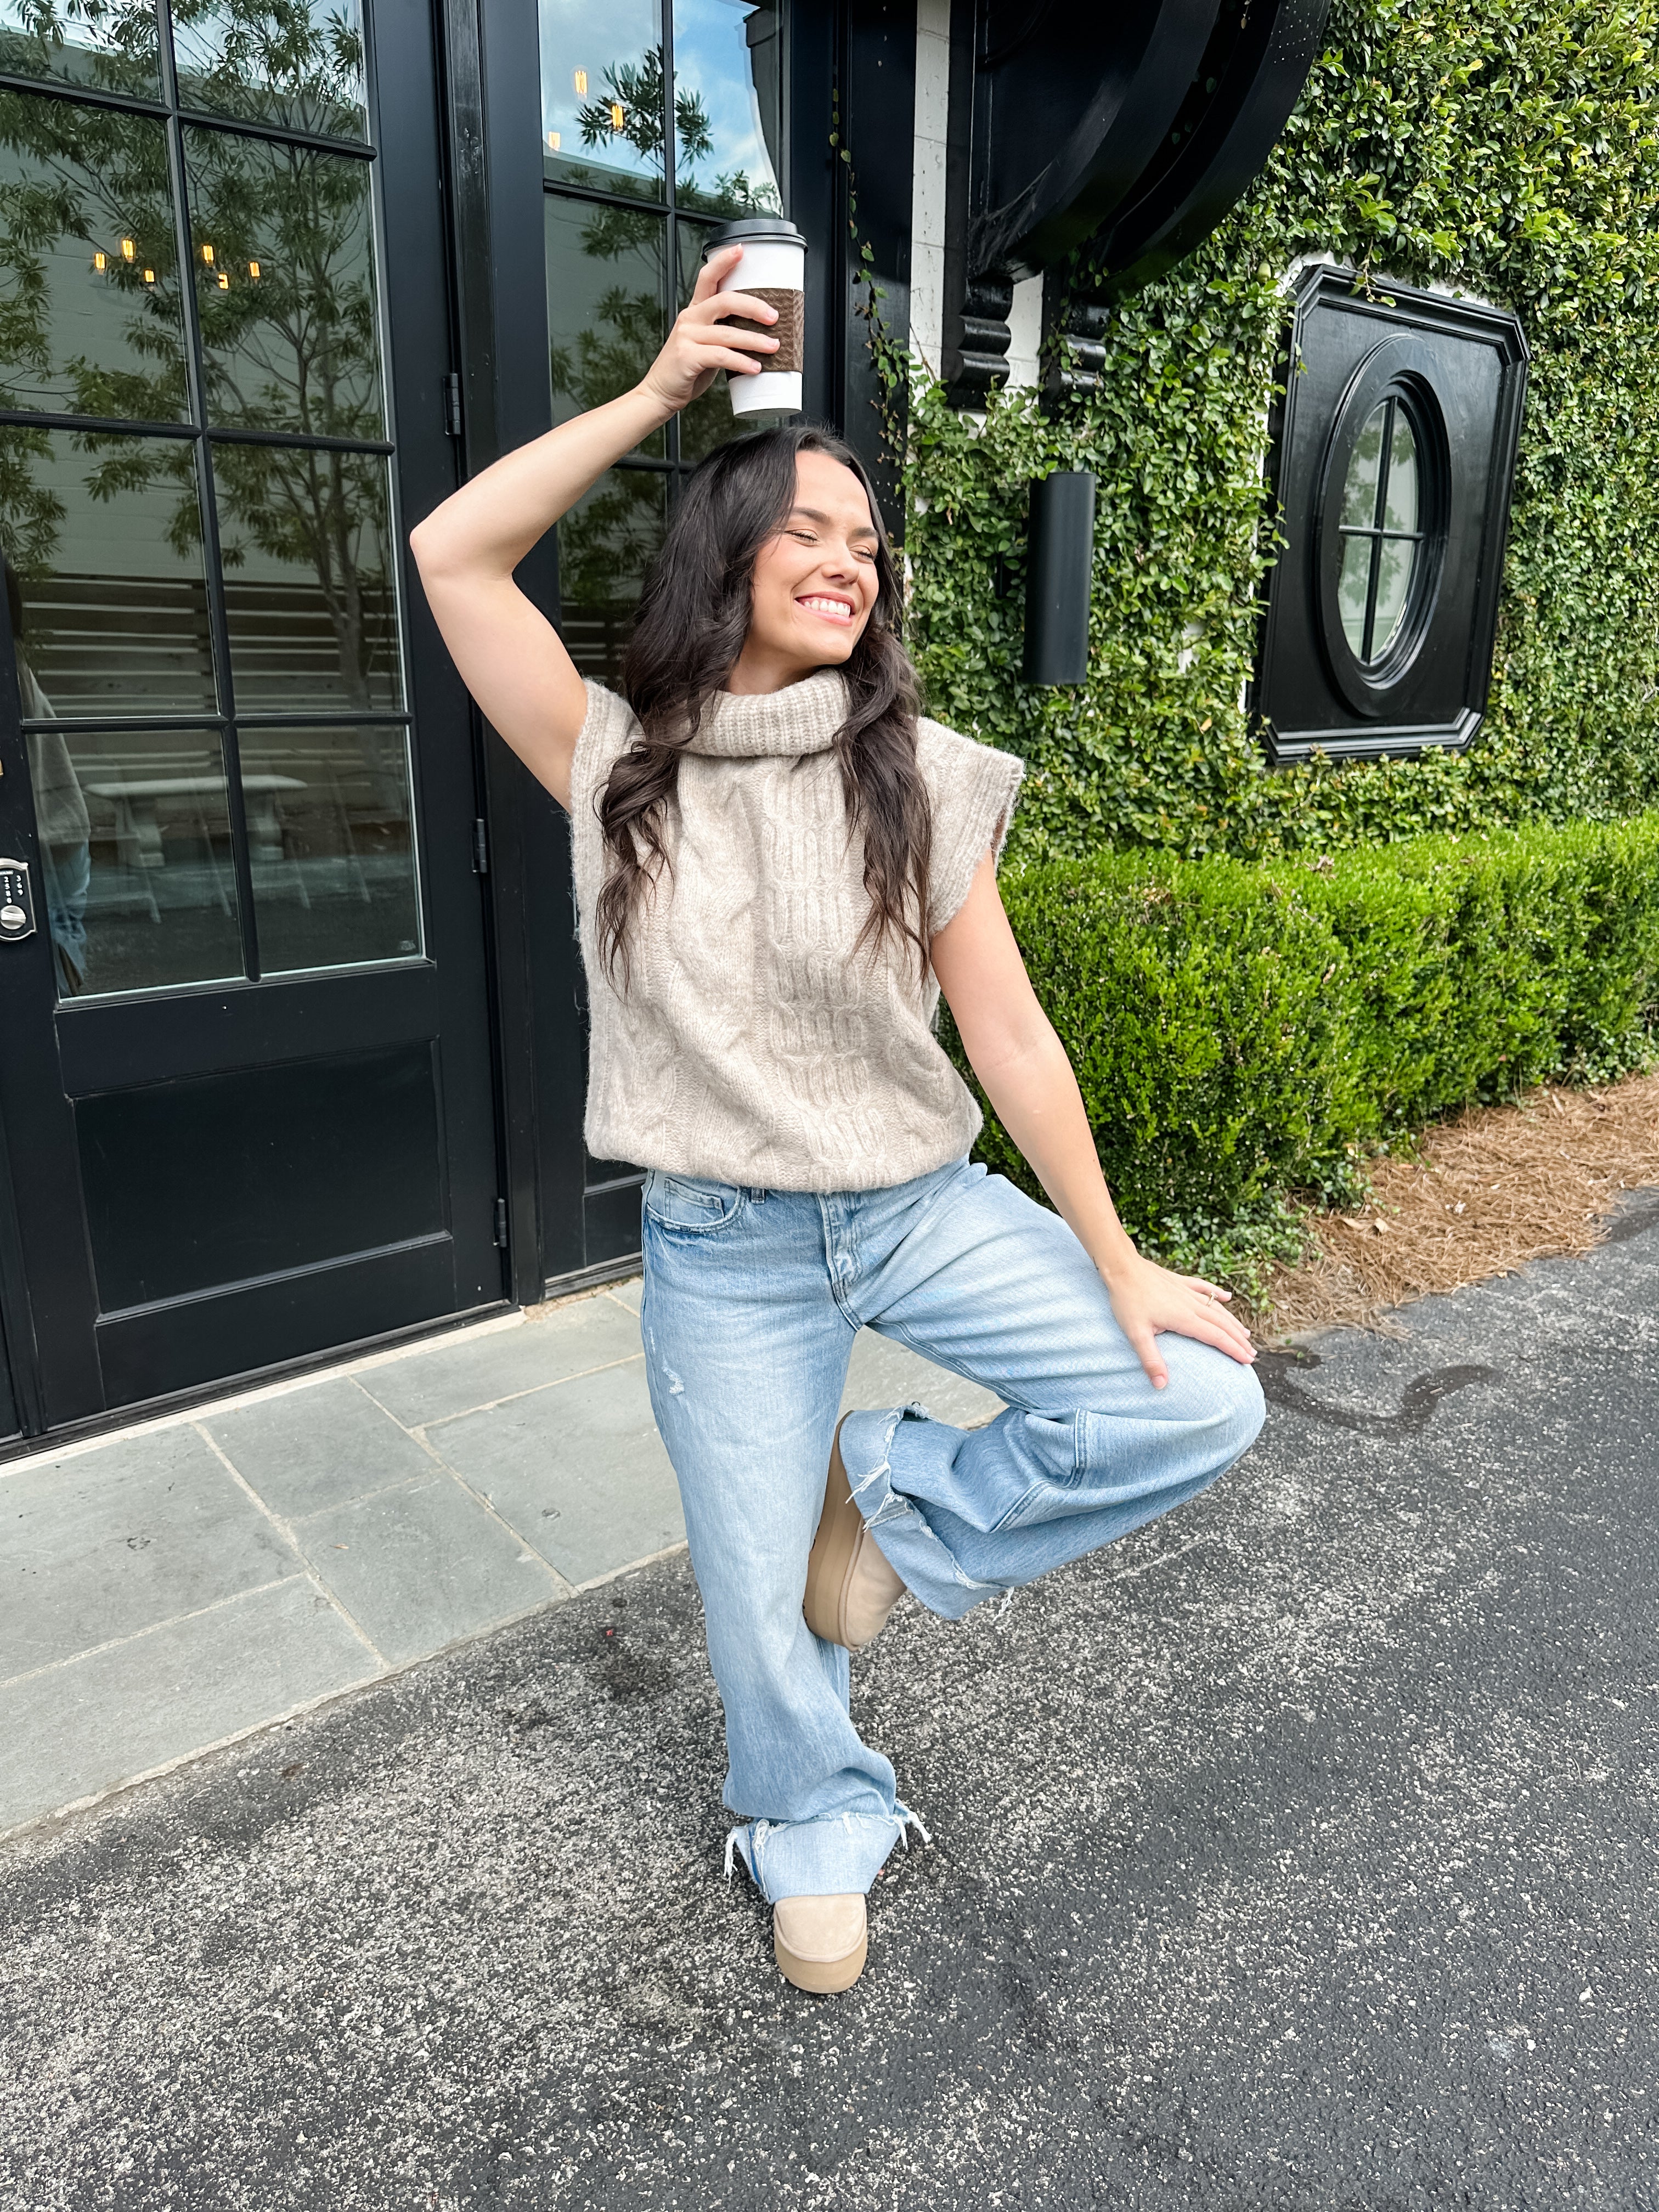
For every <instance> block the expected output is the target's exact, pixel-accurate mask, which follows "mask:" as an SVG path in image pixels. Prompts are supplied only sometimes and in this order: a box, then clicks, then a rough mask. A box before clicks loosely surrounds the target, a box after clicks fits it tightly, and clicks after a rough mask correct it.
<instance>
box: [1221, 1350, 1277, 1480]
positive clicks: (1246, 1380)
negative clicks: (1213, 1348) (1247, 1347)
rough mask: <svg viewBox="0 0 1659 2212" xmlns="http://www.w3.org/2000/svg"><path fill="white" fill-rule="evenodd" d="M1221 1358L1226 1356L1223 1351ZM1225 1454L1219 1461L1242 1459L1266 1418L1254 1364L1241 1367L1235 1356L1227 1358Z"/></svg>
mask: <svg viewBox="0 0 1659 2212" xmlns="http://www.w3.org/2000/svg"><path fill="white" fill-rule="evenodd" d="M1222 1356H1223V1358H1225V1353H1224V1354H1223V1355H1222ZM1226 1366H1227V1370H1228V1374H1227V1385H1228V1387H1227V1390H1226V1393H1225V1396H1226V1401H1227V1402H1226V1413H1225V1423H1224V1426H1225V1431H1226V1438H1227V1449H1226V1455H1225V1458H1224V1459H1223V1461H1222V1462H1221V1464H1222V1466H1223V1467H1231V1465H1232V1463H1233V1462H1234V1461H1235V1460H1236V1459H1242V1458H1243V1455H1244V1454H1245V1453H1246V1452H1247V1451H1249V1449H1250V1446H1251V1445H1252V1444H1253V1443H1255V1440H1256V1438H1257V1437H1259V1436H1260V1435H1261V1425H1262V1423H1263V1422H1264V1421H1265V1420H1266V1419H1267V1400H1266V1398H1264V1397H1263V1396H1262V1395H1261V1379H1260V1377H1259V1376H1257V1374H1256V1371H1255V1368H1254V1367H1243V1366H1241V1365H1240V1364H1239V1363H1238V1361H1237V1360H1236V1359H1227V1360H1226Z"/></svg>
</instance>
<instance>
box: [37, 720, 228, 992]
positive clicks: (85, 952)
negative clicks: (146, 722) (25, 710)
mask: <svg viewBox="0 0 1659 2212" xmlns="http://www.w3.org/2000/svg"><path fill="white" fill-rule="evenodd" d="M28 755H29V776H30V781H31V782H32V784H33V789H34V813H35V823H36V826H37V828H38V830H39V833H40V866H41V873H42V875H43V876H44V878H45V883H44V884H43V886H42V888H43V890H44V891H45V894H46V898H45V903H46V909H47V911H46V917H45V920H46V922H47V923H48V925H49V927H50V928H51V932H52V951H53V954H54V964H55V967H56V969H57V975H58V994H59V996H60V997H63V998H79V997H89V996H95V995H98V994H104V993H108V992H116V991H154V990H158V989H163V988H166V987H168V986H171V985H177V984H180V983H205V982H217V981H222V980H228V979H230V978H233V977H235V976H240V975H241V973H242V946H241V938H240V932H239V930H238V927H237V917H236V876H235V870H234V866H233V863H232V859H231V845H230V814H229V808H228V803H227V799H226V785H225V763H224V753H223V749H222V743H221V740H220V737H219V733H218V732H217V731H216V730H142V731H137V730H88V729H80V728H76V727H72V726H64V728H62V729H53V728H51V727H50V726H48V727H46V728H44V729H35V730H33V731H31V732H29V736H28Z"/></svg>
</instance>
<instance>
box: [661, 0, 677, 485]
mask: <svg viewBox="0 0 1659 2212" xmlns="http://www.w3.org/2000/svg"><path fill="white" fill-rule="evenodd" d="M661 7H662V16H661V26H662V187H663V199H664V203H665V205H666V207H667V210H668V213H667V216H666V218H665V222H664V225H663V228H664V231H665V238H664V241H663V245H664V252H663V283H664V286H665V290H666V294H667V313H666V315H665V322H666V323H667V324H668V325H669V326H670V327H672V325H673V321H674V318H675V316H676V315H677V314H678V312H679V299H680V225H679V216H678V210H677V207H676V203H675V199H674V156H675V150H676V149H675V145H674V7H673V0H661ZM663 450H664V452H665V453H666V454H667V456H668V459H669V462H670V464H671V465H674V466H675V467H676V468H678V461H679V458H680V418H679V416H678V414H674V415H671V416H669V418H668V421H667V423H666V425H665V436H664V439H663ZM676 489H678V477H675V478H673V479H671V482H670V485H669V493H670V497H671V498H672V496H673V494H674V492H675V490H676Z"/></svg>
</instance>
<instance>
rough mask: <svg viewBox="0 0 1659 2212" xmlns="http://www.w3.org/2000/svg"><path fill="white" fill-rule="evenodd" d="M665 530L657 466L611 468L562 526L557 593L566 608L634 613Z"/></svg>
mask: <svg viewBox="0 0 1659 2212" xmlns="http://www.w3.org/2000/svg"><path fill="white" fill-rule="evenodd" d="M662 533H663V511H662V482H661V479H660V477H659V476H658V475H657V473H656V471H654V470H649V471H647V470H642V469H613V470H611V473H610V474H609V475H608V476H606V477H602V478H601V479H600V481H599V484H598V486H597V487H596V488H595V489H593V490H592V491H591V492H590V493H589V494H588V495H587V497H586V499H585V500H584V501H582V503H581V505H580V507H574V508H573V509H572V511H571V512H570V513H568V514H567V515H566V516H565V518H564V520H562V522H561V523H560V525H559V596H560V597H561V599H563V600H564V601H565V603H566V605H567V606H568V607H572V608H575V607H582V608H603V607H612V608H617V609H624V610H626V611H627V612H628V613H629V615H631V614H632V612H633V609H634V605H635V601H636V600H637V599H638V598H639V596H640V588H641V585H642V584H643V583H644V581H645V572H646V570H647V568H649V566H650V565H651V562H652V560H653V556H655V553H656V550H657V548H658V547H659V545H660V544H661V543H662Z"/></svg>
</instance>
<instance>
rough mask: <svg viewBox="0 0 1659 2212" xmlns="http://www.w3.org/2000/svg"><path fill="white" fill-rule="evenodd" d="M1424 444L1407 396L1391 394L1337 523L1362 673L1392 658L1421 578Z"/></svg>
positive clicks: (1345, 604)
mask: <svg viewBox="0 0 1659 2212" xmlns="http://www.w3.org/2000/svg"><path fill="white" fill-rule="evenodd" d="M1423 462H1424V441H1423V438H1422V435H1421V433H1420V431H1419V427H1418V424H1417V422H1415V420H1414V419H1413V411H1412V409H1411V407H1410V406H1409V405H1408V404H1407V400H1406V398H1405V395H1404V394H1403V393H1402V392H1389V395H1388V397H1387V398H1385V399H1383V401H1382V402H1381V403H1380V404H1379V405H1377V406H1376V407H1374V408H1373V409H1372V410H1371V412H1370V415H1369V416H1367V417H1366V419H1365V422H1364V427H1363V428H1362V429H1361V430H1360V433H1359V435H1358V438H1357V439H1356V441H1354V448H1353V454H1352V459H1350V460H1349V463H1348V473H1347V479H1346V483H1344V484H1343V487H1342V513H1341V520H1340V522H1339V523H1338V526H1337V529H1338V534H1339V537H1340V543H1341V567H1340V572H1339V574H1338V578H1337V592H1336V601H1337V610H1338V613H1339V615H1340V618H1341V623H1342V634H1343V635H1344V636H1345V637H1346V640H1347V641H1348V649H1349V651H1350V652H1351V653H1352V654H1353V657H1354V659H1356V660H1357V661H1358V663H1359V665H1360V666H1361V668H1363V669H1366V670H1371V669H1375V668H1376V667H1378V666H1380V665H1381V664H1382V663H1383V662H1384V661H1385V660H1387V659H1388V658H1389V654H1390V653H1391V652H1392V651H1393V649H1394V647H1395V644H1396V643H1397V642H1398V641H1399V638H1400V635H1401V630H1402V629H1404V628H1405V624H1406V617H1407V614H1408V612H1409V611H1410V610H1411V607H1412V604H1413V599H1414V598H1419V597H1420V596H1421V595H1420V592H1418V591H1416V590H1415V589H1414V586H1418V585H1419V582H1420V580H1421V577H1422V571H1423V568H1424V549H1425V531H1424V529H1423V514H1422V496H1421V491H1422V487H1421V477H1422V475H1423Z"/></svg>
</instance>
